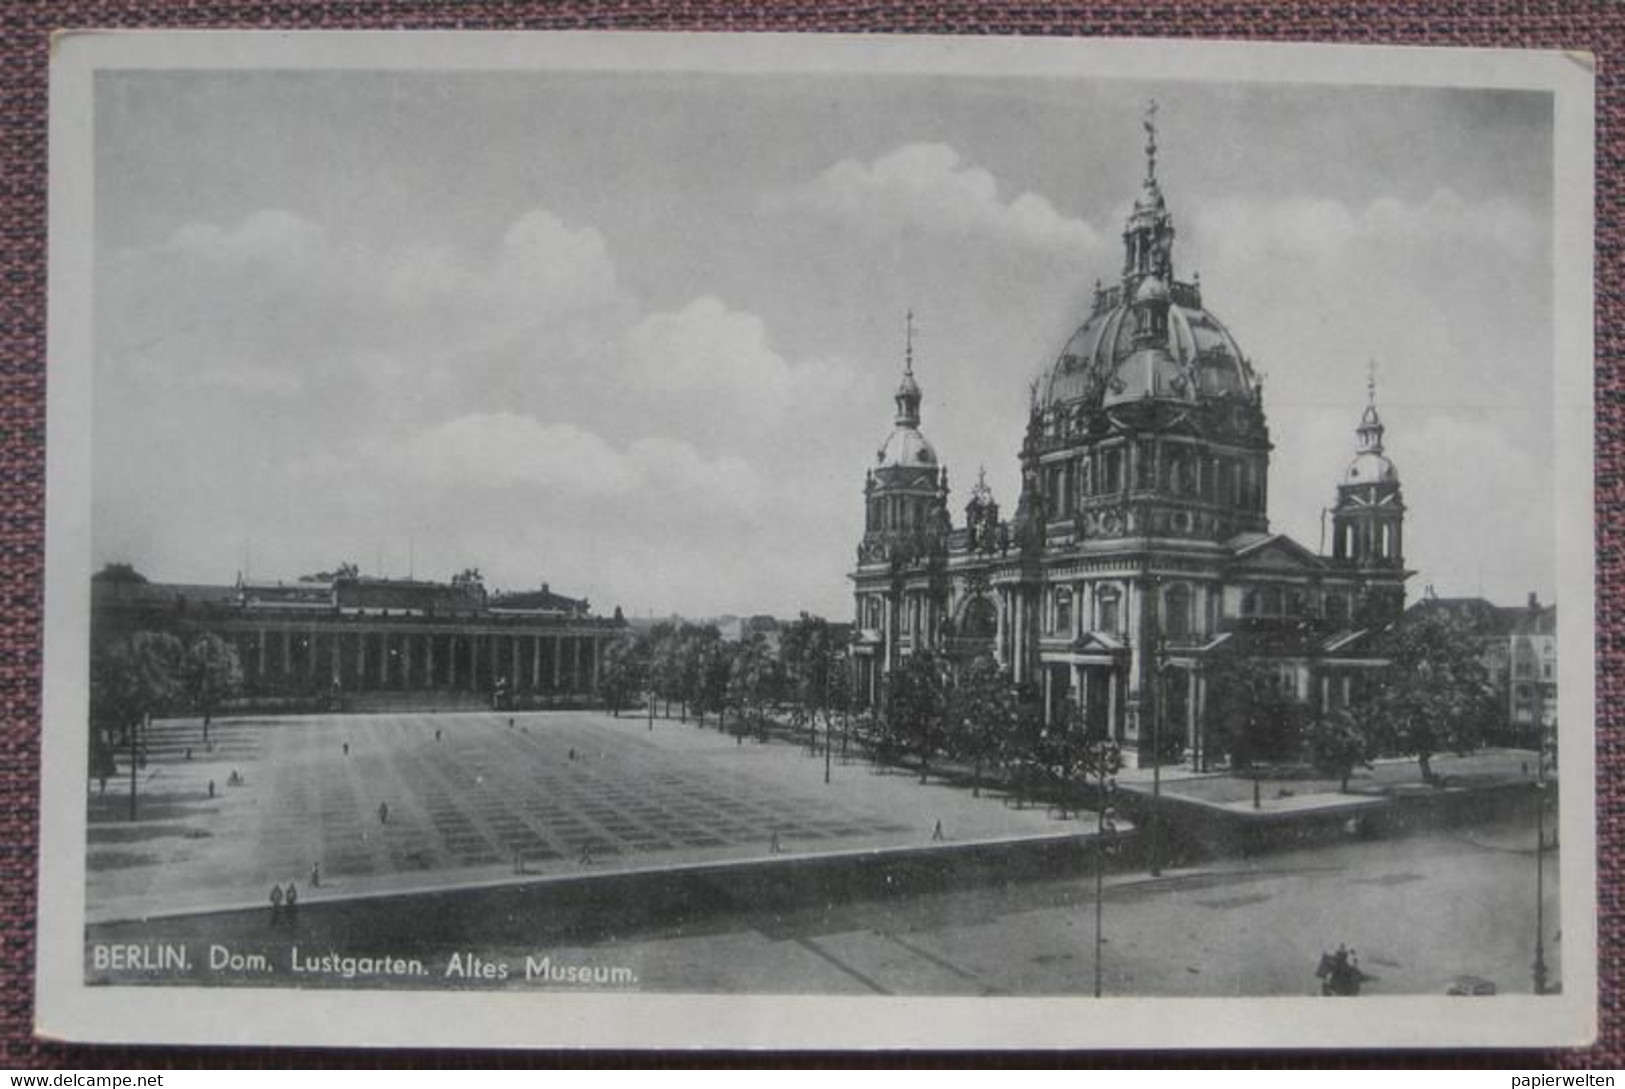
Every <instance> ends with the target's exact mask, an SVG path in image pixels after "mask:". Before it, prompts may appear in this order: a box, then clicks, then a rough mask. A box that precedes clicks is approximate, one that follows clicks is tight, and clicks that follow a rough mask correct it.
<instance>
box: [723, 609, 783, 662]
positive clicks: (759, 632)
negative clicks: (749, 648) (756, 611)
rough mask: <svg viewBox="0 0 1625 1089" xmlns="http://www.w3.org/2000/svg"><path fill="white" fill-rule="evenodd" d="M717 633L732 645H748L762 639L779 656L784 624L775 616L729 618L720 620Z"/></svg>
mask: <svg viewBox="0 0 1625 1089" xmlns="http://www.w3.org/2000/svg"><path fill="white" fill-rule="evenodd" d="M717 631H719V632H721V633H722V638H723V639H724V640H726V641H727V642H730V643H748V642H750V641H751V640H752V639H761V640H762V641H763V642H764V643H766V644H767V647H768V649H769V650H771V651H772V652H773V653H775V654H777V653H778V650H779V641H780V639H781V638H782V637H783V635H784V624H783V622H781V621H780V620H779V619H778V618H777V617H773V616H766V615H758V616H728V617H719V618H718V620H717Z"/></svg>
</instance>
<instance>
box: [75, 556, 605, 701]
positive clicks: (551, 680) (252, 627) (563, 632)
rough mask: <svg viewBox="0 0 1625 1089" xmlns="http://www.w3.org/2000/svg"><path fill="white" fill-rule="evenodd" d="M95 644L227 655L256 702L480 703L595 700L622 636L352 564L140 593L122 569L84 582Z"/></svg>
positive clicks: (560, 607)
mask: <svg viewBox="0 0 1625 1089" xmlns="http://www.w3.org/2000/svg"><path fill="white" fill-rule="evenodd" d="M91 618H92V623H91V636H92V640H93V641H100V640H105V639H110V638H114V637H117V636H119V635H122V634H127V633H130V632H133V631H139V630H156V631H170V632H174V633H175V634H177V635H180V636H181V637H182V638H183V639H186V638H191V637H193V636H196V635H198V634H201V633H203V632H213V633H214V634H216V635H218V636H220V637H221V638H222V639H224V640H226V642H227V643H229V644H231V645H232V646H233V647H234V648H235V649H236V652H237V656H238V659H239V661H240V662H241V664H242V671H243V693H244V695H245V696H248V697H250V698H254V697H293V696H301V695H319V696H338V697H341V698H348V697H353V696H355V695H358V694H362V693H380V692H401V693H408V692H416V693H421V694H430V693H436V692H442V693H463V694H469V695H473V696H476V697H477V698H478V699H479V701H481V702H482V703H483V702H485V701H488V700H490V699H492V698H494V697H495V698H499V699H500V698H503V697H511V698H518V699H521V700H522V699H523V697H526V696H543V697H564V696H573V697H585V696H588V695H591V694H592V693H594V692H595V691H596V690H597V687H598V679H599V674H600V670H601V668H602V662H603V656H604V648H605V645H606V644H607V643H608V642H609V641H611V640H613V639H614V638H616V637H617V636H618V635H619V634H620V633H621V632H622V631H623V630H624V628H625V626H626V625H625V621H624V620H622V618H621V617H620V611H619V610H616V615H615V616H614V617H597V616H593V615H592V614H591V612H590V610H589V608H588V602H587V601H586V600H585V599H579V598H570V597H565V596H564V595H562V594H557V593H554V592H553V591H552V589H551V588H550V587H549V586H548V585H547V584H546V583H543V584H542V586H541V588H540V589H538V590H528V591H521V592H516V593H488V592H487V591H486V589H485V586H484V583H483V581H482V580H481V578H480V576H479V573H478V572H477V571H472V570H471V571H465V572H463V573H462V574H460V575H457V576H455V577H453V578H452V579H451V580H450V581H448V582H435V581H429V580H423V579H413V578H405V579H403V578H383V577H372V576H365V575H362V574H360V573H359V572H357V571H356V570H355V569H354V568H353V567H349V566H348V565H347V566H346V567H344V568H341V569H340V570H339V571H337V572H324V573H322V574H319V575H312V576H308V577H305V578H300V579H296V580H293V581H288V582H280V581H277V582H273V581H264V580H253V579H247V578H239V579H238V580H237V581H236V582H235V583H234V584H230V585H202V584H176V583H155V582H149V581H148V580H147V579H146V578H144V577H143V576H141V575H140V574H139V573H137V572H135V571H133V570H132V569H130V568H129V567H128V566H125V565H117V564H115V565H110V566H108V567H107V568H104V569H103V570H102V571H101V572H99V573H98V574H97V575H95V576H94V577H93V578H92V580H91Z"/></svg>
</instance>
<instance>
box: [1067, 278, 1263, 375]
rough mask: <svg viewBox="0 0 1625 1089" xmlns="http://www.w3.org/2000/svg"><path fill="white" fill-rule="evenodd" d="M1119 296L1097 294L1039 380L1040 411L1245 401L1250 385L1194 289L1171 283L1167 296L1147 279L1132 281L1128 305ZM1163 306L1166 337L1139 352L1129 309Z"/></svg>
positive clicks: (1141, 343) (1234, 348) (1242, 361)
mask: <svg viewBox="0 0 1625 1089" xmlns="http://www.w3.org/2000/svg"><path fill="white" fill-rule="evenodd" d="M1122 295H1123V292H1122V291H1121V290H1120V289H1118V288H1113V289H1111V290H1110V291H1106V292H1102V293H1101V295H1100V296H1099V297H1098V300H1097V303H1096V307H1095V312H1094V314H1092V315H1091V316H1090V318H1089V320H1088V321H1086V322H1084V323H1083V325H1081V326H1080V327H1079V328H1078V331H1077V332H1075V333H1073V334H1072V338H1071V339H1070V340H1068V341H1067V343H1066V347H1065V348H1063V349H1062V350H1061V354H1060V357H1059V358H1058V359H1056V361H1055V364H1054V365H1053V366H1052V367H1051V368H1050V369H1049V373H1048V374H1047V375H1046V376H1045V378H1044V379H1043V380H1042V382H1041V385H1040V393H1041V394H1042V399H1043V404H1044V406H1045V407H1055V406H1058V405H1062V404H1067V403H1070V402H1075V401H1087V402H1088V403H1090V404H1091V405H1101V404H1115V403H1117V402H1118V401H1122V400H1125V399H1129V398H1138V397H1143V396H1152V397H1164V398H1173V399H1178V400H1186V401H1202V400H1210V399H1214V398H1219V397H1249V398H1250V397H1251V396H1252V395H1253V394H1254V393H1255V392H1256V390H1257V386H1258V379H1257V377H1256V376H1255V375H1254V374H1253V370H1252V367H1250V366H1249V365H1248V363H1247V359H1246V357H1245V356H1244V355H1242V352H1241V348H1240V346H1238V345H1237V344H1236V342H1235V339H1234V338H1233V337H1231V335H1230V332H1229V330H1227V329H1226V328H1225V327H1224V325H1223V323H1221V322H1220V321H1219V319H1218V318H1216V317H1214V316H1213V315H1212V314H1211V313H1209V312H1208V311H1207V310H1204V309H1203V308H1202V305H1201V300H1200V298H1199V297H1198V295H1197V291H1196V289H1195V287H1194V286H1192V285H1188V284H1176V285H1175V286H1174V288H1173V289H1172V290H1170V289H1169V287H1168V285H1167V284H1166V283H1164V282H1163V281H1162V279H1161V278H1159V277H1156V276H1148V277H1146V278H1145V279H1143V280H1141V281H1140V283H1139V285H1138V287H1137V289H1136V291H1135V292H1134V299H1135V301H1134V302H1133V303H1125V302H1123V300H1122ZM1165 301H1166V304H1167V310H1168V325H1167V336H1166V338H1160V337H1159V338H1157V339H1158V340H1160V341H1161V343H1154V344H1152V345H1151V346H1150V347H1147V346H1146V344H1145V340H1144V338H1143V337H1139V336H1136V331H1137V329H1138V323H1137V321H1136V313H1135V310H1136V307H1138V306H1142V305H1146V304H1157V303H1162V302H1165ZM1148 355H1149V356H1152V357H1154V358H1148ZM1176 379H1177V381H1176Z"/></svg>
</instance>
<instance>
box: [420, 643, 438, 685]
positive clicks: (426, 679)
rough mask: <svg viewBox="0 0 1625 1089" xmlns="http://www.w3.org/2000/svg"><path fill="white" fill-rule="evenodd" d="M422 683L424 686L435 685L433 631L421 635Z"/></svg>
mask: <svg viewBox="0 0 1625 1089" xmlns="http://www.w3.org/2000/svg"><path fill="white" fill-rule="evenodd" d="M423 684H424V687H425V688H435V687H437V684H436V681H435V679H434V632H430V633H429V634H427V635H425V636H424V637H423Z"/></svg>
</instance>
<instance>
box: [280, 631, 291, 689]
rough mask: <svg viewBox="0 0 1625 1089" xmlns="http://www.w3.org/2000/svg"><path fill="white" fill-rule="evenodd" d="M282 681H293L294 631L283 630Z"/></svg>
mask: <svg viewBox="0 0 1625 1089" xmlns="http://www.w3.org/2000/svg"><path fill="white" fill-rule="evenodd" d="M282 679H283V680H284V681H291V680H293V631H292V630H291V629H288V628H284V629H282Z"/></svg>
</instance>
